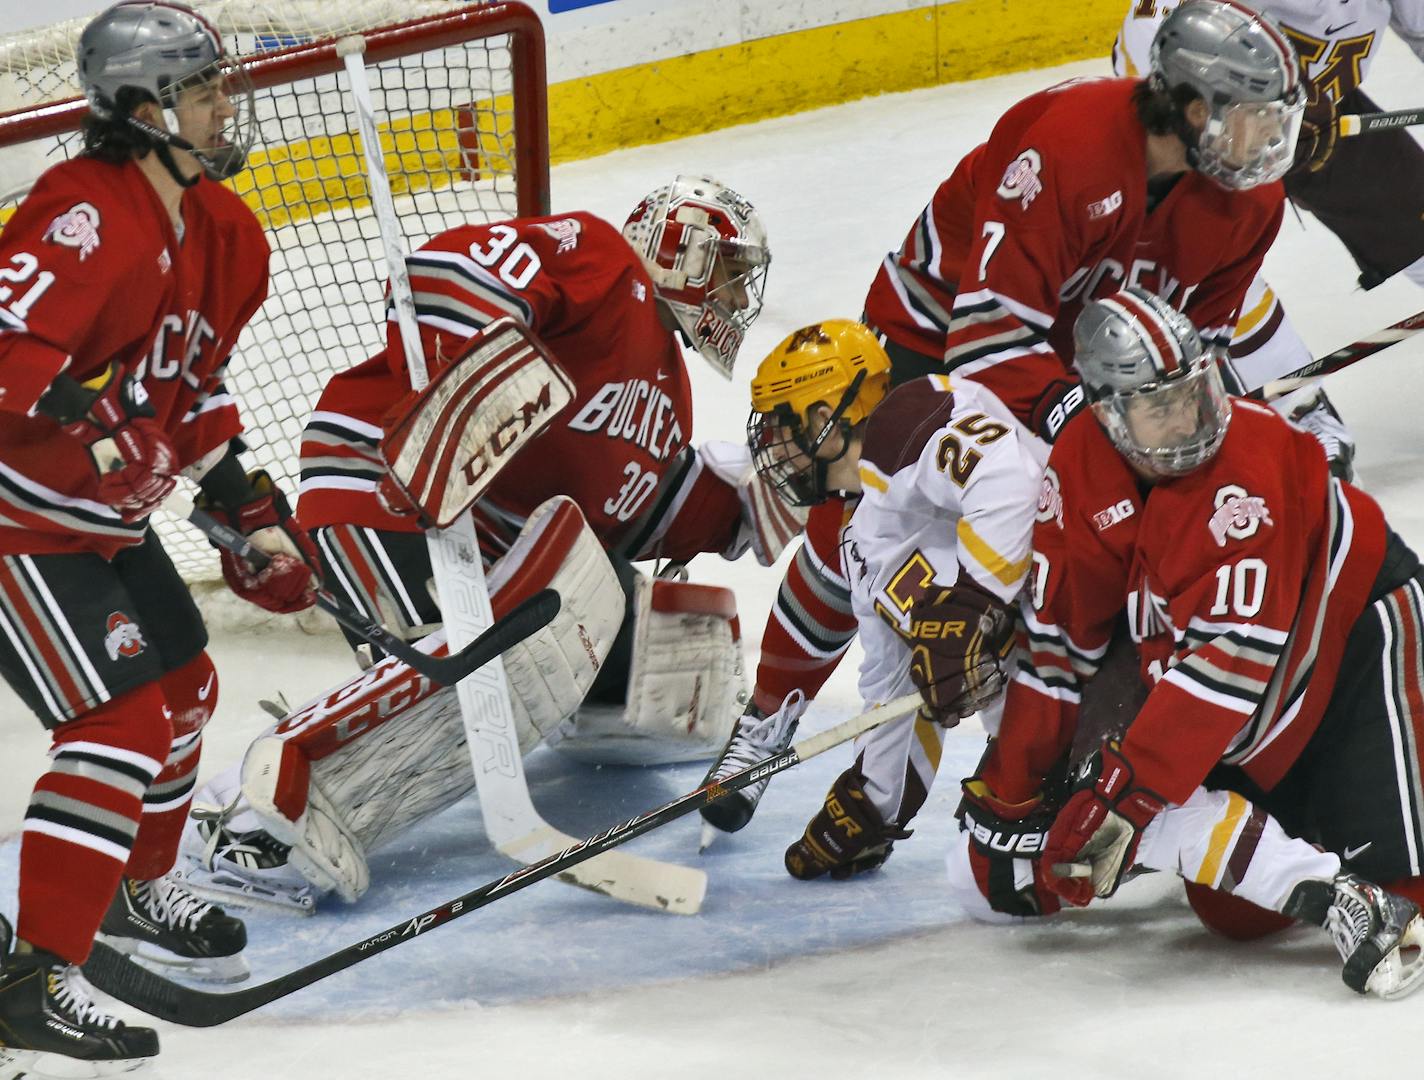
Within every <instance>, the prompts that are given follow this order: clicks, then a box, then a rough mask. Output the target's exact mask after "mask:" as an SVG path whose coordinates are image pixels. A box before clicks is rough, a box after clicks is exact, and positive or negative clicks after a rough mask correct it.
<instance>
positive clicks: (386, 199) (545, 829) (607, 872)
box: [336, 36, 707, 915]
mask: <svg viewBox="0 0 1424 1080" xmlns="http://www.w3.org/2000/svg"><path fill="white" fill-rule="evenodd" d="M365 47H366V43H365V40H364V39H363V38H361V37H360V36H354V37H348V38H343V39H341V40H340V41H338V42H337V44H336V51H337V54H338V55H339V56H341V57H342V59H343V62H344V63H345V66H346V74H347V78H348V79H349V81H350V84H351V96H352V100H353V102H354V104H355V109H356V120H357V126H358V129H359V130H360V133H361V143H362V148H363V150H364V153H365V158H366V174H367V179H368V182H369V185H368V186H369V188H370V194H371V205H372V207H373V209H374V210H375V212H376V222H377V225H378V226H379V230H380V234H381V243H382V246H383V247H384V249H385V258H386V267H387V270H388V272H389V276H390V283H391V304H392V307H393V308H394V310H395V315H396V324H397V326H398V327H399V329H400V339H401V346H402V348H403V349H404V351H405V360H406V367H407V370H408V371H409V372H410V380H411V386H412V388H414V389H415V390H417V391H418V390H422V389H424V388H425V386H426V385H427V383H428V381H429V379H428V377H427V372H426V367H425V356H424V353H423V352H422V350H421V345H420V331H419V328H418V327H417V325H416V314H415V298H414V296H413V295H412V293H411V287H410V276H409V273H408V272H407V270H406V262H405V250H404V248H405V245H404V242H403V240H402V237H401V234H400V226H399V223H398V222H397V220H396V209H395V202H394V200H393V199H392V198H391V188H390V182H389V180H388V178H387V176H386V164H385V158H384V156H383V154H382V151H381V142H380V136H379V134H378V132H377V130H376V118H375V112H374V109H373V108H372V105H371V91H370V87H369V85H368V84H367V81H366V68H365V55H364V54H365ZM426 539H427V543H428V545H429V548H430V565H431V568H432V570H433V571H434V575H435V588H436V592H437V593H438V594H439V597H440V614H441V619H442V621H443V622H444V624H445V631H446V634H447V636H448V639H449V642H450V647H451V648H452V649H455V648H458V647H462V646H463V645H465V644H466V643H467V642H470V641H473V640H475V639H477V638H478V636H479V635H480V634H481V633H483V632H484V630H485V628H486V627H488V626H489V624H490V618H491V615H490V601H489V590H488V588H487V587H486V586H485V575H484V567H483V564H482V563H481V561H480V548H479V542H478V538H477V537H476V535H475V525H474V519H473V517H472V516H471V515H470V514H463V515H461V516H460V517H459V518H458V519H457V520H456V521H455V523H454V524H453V525H452V526H451V527H450V528H448V529H442V530H431V531H429V532H427V533H426ZM456 692H457V694H458V695H459V700H460V713H461V716H462V717H463V719H464V723H465V734H466V742H467V744H468V746H469V751H470V764H471V767H472V768H473V769H474V773H475V784H476V787H477V789H478V791H479V806H480V814H481V815H482V817H483V819H484V826H485V834H486V835H487V836H488V837H489V839H490V843H492V844H493V845H494V846H495V848H496V849H497V850H498V851H499V852H500V853H501V854H503V855H506V856H507V857H509V858H511V859H514V860H516V861H517V862H522V863H532V862H537V861H538V860H540V859H543V858H546V857H547V856H549V855H551V854H553V853H555V852H558V851H559V850H561V849H563V848H565V847H567V846H568V845H570V844H572V843H573V842H574V838H573V837H572V836H569V835H567V834H566V833H562V832H559V831H558V830H556V829H555V828H553V827H552V826H551V825H550V824H549V823H548V822H547V821H545V820H544V819H543V817H542V816H540V814H539V811H538V810H537V809H535V807H534V803H533V800H532V799H531V798H530V797H529V784H528V781H527V780H525V778H524V760H523V755H521V754H520V752H519V737H518V733H517V731H516V730H515V726H514V713H513V710H512V709H511V707H510V704H509V691H508V688H507V685H506V682H505V675H504V667H503V665H502V664H498V663H493V664H488V665H486V666H485V667H483V668H481V669H480V670H479V671H478V672H477V673H475V674H474V675H473V676H472V677H471V678H468V679H465V680H464V681H462V682H460V683H458V684H457V686H456ZM563 880H564V881H567V882H569V883H570V884H574V885H580V886H582V887H584V888H586V889H592V890H594V891H596V892H601V893H604V894H605V895H607V896H610V897H613V898H614V899H616V900H621V901H623V902H625V903H630V904H636V905H638V906H640V907H648V908H653V909H654V910H658V911H670V912H674V913H676V914H680V915H691V914H695V913H696V912H697V911H698V909H699V908H700V907H701V906H702V897H703V895H704V894H705V893H706V891H707V875H706V874H705V873H703V872H702V871H701V870H694V869H692V868H690V867H686V866H678V865H677V864H675V863H664V862H658V861H655V860H652V859H643V858H639V857H638V856H635V855H626V854H623V853H622V852H619V853H617V854H616V855H613V856H611V857H609V858H607V859H604V860H601V861H600V862H599V863H598V864H596V865H592V866H588V867H580V868H579V869H578V870H576V871H573V872H571V873H569V874H567V875H565V876H564V877H563Z"/></svg>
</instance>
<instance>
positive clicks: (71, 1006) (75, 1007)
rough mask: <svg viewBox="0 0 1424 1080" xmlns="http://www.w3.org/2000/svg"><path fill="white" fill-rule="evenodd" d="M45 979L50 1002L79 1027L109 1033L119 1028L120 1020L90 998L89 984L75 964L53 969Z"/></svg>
mask: <svg viewBox="0 0 1424 1080" xmlns="http://www.w3.org/2000/svg"><path fill="white" fill-rule="evenodd" d="M45 979H46V989H47V990H48V991H49V997H50V1000H51V1001H53V1002H54V1003H55V1004H56V1005H58V1006H59V1007H60V1008H61V1009H63V1010H64V1011H65V1012H66V1013H68V1014H69V1016H70V1018H71V1019H73V1021H74V1022H75V1023H76V1024H77V1025H78V1026H80V1027H97V1028H105V1029H107V1030H109V1031H113V1030H115V1029H116V1028H117V1027H118V1026H119V1018H118V1017H117V1016H111V1015H109V1014H108V1013H106V1012H105V1011H104V1010H103V1009H102V1008H100V1007H99V1005H98V1004H97V1003H96V1002H95V1001H94V999H93V998H92V997H90V996H89V984H88V983H86V982H85V981H84V978H83V976H82V975H81V974H80V973H79V969H78V968H77V967H75V966H74V965H73V964H70V965H68V966H66V967H54V968H51V969H50V970H49V972H48V973H46V975H45Z"/></svg>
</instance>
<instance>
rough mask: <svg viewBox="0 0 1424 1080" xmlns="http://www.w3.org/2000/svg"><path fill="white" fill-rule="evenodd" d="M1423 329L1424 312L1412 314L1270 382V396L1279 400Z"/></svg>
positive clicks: (1268, 384)
mask: <svg viewBox="0 0 1424 1080" xmlns="http://www.w3.org/2000/svg"><path fill="white" fill-rule="evenodd" d="M1421 330H1424V311H1421V312H1418V313H1417V314H1414V315H1411V316H1409V318H1407V319H1400V320H1399V322H1397V323H1394V324H1393V325H1391V326H1386V327H1385V328H1384V329H1383V330H1376V331H1375V332H1374V333H1373V334H1370V335H1368V336H1367V337H1362V338H1360V340H1359V341H1352V342H1351V343H1350V344H1348V345H1346V346H1344V347H1343V348H1339V349H1336V350H1335V351H1334V352H1333V353H1330V354H1329V355H1327V356H1322V357H1321V358H1320V359H1318V360H1312V361H1311V362H1310V363H1308V364H1305V365H1302V366H1301V367H1298V368H1296V369H1295V370H1294V371H1288V372H1286V373H1285V374H1284V375H1281V376H1278V377H1277V378H1274V379H1272V380H1270V382H1269V383H1267V386H1268V387H1269V390H1270V392H1269V393H1268V395H1267V396H1268V397H1271V398H1274V397H1278V396H1280V395H1281V394H1283V393H1286V392H1288V391H1290V390H1292V389H1294V388H1295V386H1297V385H1299V384H1300V383H1302V382H1306V381H1308V380H1310V379H1313V378H1317V377H1319V376H1321V375H1330V374H1332V373H1334V372H1336V371H1342V370H1344V369H1345V368H1347V367H1349V366H1350V365H1351V364H1357V363H1359V362H1360V361H1361V360H1363V359H1364V358H1365V357H1367V356H1373V355H1374V354H1375V353H1377V352H1380V351H1381V350H1383V349H1387V348H1389V347H1390V346H1391V345H1396V344H1398V343H1399V342H1401V341H1404V340H1405V339H1406V338H1411V337H1413V336H1414V335H1415V334H1417V333H1419V331H1421ZM1283 384H1284V385H1283Z"/></svg>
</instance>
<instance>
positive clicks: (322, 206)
mask: <svg viewBox="0 0 1424 1080" xmlns="http://www.w3.org/2000/svg"><path fill="white" fill-rule="evenodd" d="M187 3H188V5H189V6H190V7H194V8H196V9H197V10H198V11H200V12H201V13H203V14H204V15H205V16H207V17H208V18H209V19H210V20H211V21H212V22H213V23H214V24H215V25H216V26H217V27H218V29H219V30H220V31H221V32H222V34H223V36H224V39H225V41H226V42H227V48H228V50H229V52H231V53H233V54H235V55H240V56H242V57H243V58H244V66H245V68H246V70H247V71H248V73H249V75H250V77H251V79H252V82H253V85H254V87H255V88H256V90H257V95H256V116H257V126H258V132H259V134H258V141H257V144H256V146H255V147H254V149H253V152H252V154H251V155H250V156H249V158H248V168H247V169H245V170H244V171H243V172H242V173H241V174H239V175H238V176H237V177H235V178H234V179H233V180H232V181H229V184H230V186H231V187H232V188H233V189H234V190H235V191H237V192H238V193H239V194H240V195H242V197H243V198H244V200H246V201H247V203H248V205H249V206H251V207H252V208H253V210H254V211H255V212H256V213H257V215H258V217H259V219H260V220H261V221H262V222H263V225H264V226H265V228H266V229H267V234H268V239H269V241H270V242H271V244H272V260H271V264H270V269H271V274H272V282H271V289H270V293H269V297H268V300H267V302H266V303H265V304H264V305H263V307H262V309H261V310H260V311H259V313H258V314H257V316H256V317H255V318H254V319H253V321H252V323H251V324H249V326H248V327H247V329H246V330H245V331H244V332H243V334H242V336H241V338H240V339H239V341H238V345H237V349H236V350H235V352H234V354H233V357H232V361H231V366H230V368H229V373H228V376H227V380H226V381H227V384H228V387H229V389H230V390H232V391H233V393H234V395H235V396H236V397H237V399H238V401H239V404H240V407H241V410H242V414H243V417H244V421H245V423H246V426H247V441H248V442H249V444H250V445H251V447H252V451H253V452H252V454H251V455H249V456H250V458H251V460H252V461H253V463H254V464H260V465H262V466H263V467H266V468H269V469H271V470H272V471H273V473H274V474H276V475H278V476H280V477H281V479H282V482H283V484H284V486H285V487H286V488H287V490H288V491H289V492H296V491H297V490H298V486H299V485H298V477H297V447H298V444H299V442H300V435H301V430H302V427H303V426H304V425H305V423H306V421H307V419H308V417H309V415H310V413H311V410H312V406H313V404H314V402H315V400H316V397H317V395H318V394H319V393H320V391H321V388H322V387H323V386H324V385H325V383H326V381H327V379H328V378H329V377H330V376H331V374H333V373H334V372H336V371H340V370H343V369H345V368H347V367H350V366H352V365H354V364H357V363H360V362H361V361H363V360H365V359H366V358H367V357H369V356H370V355H371V354H372V353H374V352H375V351H376V350H377V349H379V348H380V347H381V346H382V345H383V343H384V338H385V318H384V313H383V307H384V303H383V293H384V285H385V280H384V279H385V273H384V264H383V260H382V257H381V244H380V237H379V233H378V231H377V228H376V222H375V216H374V214H373V213H372V211H371V210H370V206H369V201H368V199H367V196H366V187H365V180H364V171H363V169H362V163H361V149H360V145H359V143H358V142H357V137H356V134H355V132H356V122H355V117H354V115H352V113H351V107H350V102H349V96H348V88H347V86H346V82H345V76H344V75H341V74H339V73H340V72H341V71H342V61H341V60H340V59H339V58H338V57H337V55H336V41H337V39H338V38H340V37H344V36H346V35H348V34H352V33H360V34H361V35H362V36H363V37H364V38H365V40H366V63H367V65H368V72H369V77H370V83H371V91H372V96H373V100H374V104H375V108H376V115H377V126H378V129H379V130H380V133H381V142H382V148H383V150H384V153H385V158H386V168H387V172H388V173H389V175H390V177H391V184H392V190H393V192H394V193H395V196H396V201H397V209H398V214H399V217H400V220H401V228H402V231H403V233H404V236H405V240H406V243H407V244H408V245H409V246H410V247H412V248H413V247H415V246H417V245H419V244H421V243H423V242H424V241H425V240H427V239H429V238H430V237H431V236H434V235H435V234H437V233H439V232H442V231H444V230H445V229H448V228H451V227H453V226H454V225H457V224H461V223H464V222H468V221H487V220H499V219H501V218H509V217H514V216H517V215H530V214H541V213H547V212H548V209H549V145H548V117H547V111H546V110H547V101H546V82H547V79H546V72H545V61H544V34H543V28H542V27H541V25H540V23H539V19H538V17H537V16H536V15H535V14H534V12H533V11H532V10H530V8H529V7H528V6H527V5H525V4H523V3H517V2H498V3H468V2H466V3H456V2H451V0H196V2H194V0H187ZM86 21H87V20H84V19H79V20H71V21H70V22H68V23H64V24H58V25H56V26H53V27H46V28H42V29H38V30H32V31H27V32H22V33H19V34H11V35H8V36H5V37H0V111H3V114H0V230H3V227H4V222H5V221H6V220H8V218H9V216H10V215H11V214H12V213H13V212H14V208H15V206H16V205H18V203H19V201H20V200H21V199H22V198H23V195H24V193H25V191H27V190H28V188H29V186H30V185H31V184H33V182H34V180H35V179H36V178H37V177H38V175H39V173H40V172H41V171H42V170H43V169H44V168H46V167H48V165H50V164H52V163H53V162H54V161H57V160H59V159H60V158H62V157H68V156H70V155H72V154H73V153H75V152H77V150H78V149H79V148H80V145H81V144H80V139H79V134H78V132H79V126H80V123H81V121H82V119H83V117H84V115H85V113H86V112H87V106H86V105H85V103H84V100H83V98H82V97H77V96H75V95H76V94H77V92H78V87H77V83H76V80H75V74H74V62H73V43H74V41H75V40H77V37H78V34H79V32H80V31H81V30H82V29H83V27H84V24H85V22H86ZM155 520H156V522H157V527H158V529H159V532H160V533H161V534H162V535H163V537H164V542H165V545H166V546H167V547H168V549H169V551H170V553H171V554H172V555H173V557H174V561H175V562H176V563H177V564H178V567H179V569H180V570H181V571H182V573H183V575H184V577H185V578H186V579H188V580H189V581H190V582H198V581H202V580H211V579H213V578H215V577H216V576H217V560H216V557H215V555H214V554H213V553H212V552H211V551H210V549H209V548H208V546H207V543H206V541H204V540H203V539H202V538H201V537H199V536H197V535H196V534H195V533H194V532H193V531H192V530H191V529H189V528H188V527H186V526H185V525H182V524H179V523H177V522H175V521H172V520H167V519H166V518H165V515H163V514H162V513H161V512H160V514H159V515H157V517H156V519H155Z"/></svg>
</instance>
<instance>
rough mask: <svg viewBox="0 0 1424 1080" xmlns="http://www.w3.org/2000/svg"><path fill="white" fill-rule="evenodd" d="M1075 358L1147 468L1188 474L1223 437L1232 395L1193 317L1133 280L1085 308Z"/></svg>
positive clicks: (1100, 407) (1107, 419) (1121, 445)
mask: <svg viewBox="0 0 1424 1080" xmlns="http://www.w3.org/2000/svg"><path fill="white" fill-rule="evenodd" d="M1073 345H1074V355H1073V364H1074V366H1075V367H1076V368H1077V369H1078V374H1079V376H1080V377H1081V378H1082V380H1083V389H1084V391H1085V392H1086V393H1087V396H1088V400H1089V401H1091V402H1092V403H1093V412H1094V414H1095V415H1096V416H1097V418H1098V422H1099V423H1100V424H1102V426H1103V429H1104V430H1105V431H1106V432H1107V434H1108V438H1110V439H1111V440H1112V442H1113V445H1114V446H1116V447H1117V449H1118V452H1119V453H1121V454H1122V455H1123V457H1125V458H1127V459H1128V461H1130V462H1132V463H1133V464H1134V465H1137V466H1139V467H1141V468H1144V469H1146V470H1147V471H1148V472H1151V473H1156V474H1159V475H1163V476H1179V475H1181V474H1183V473H1189V472H1191V471H1192V470H1193V469H1196V468H1198V467H1200V466H1201V465H1203V464H1205V463H1206V462H1208V461H1210V460H1211V458H1212V456H1213V455H1214V454H1215V453H1216V452H1217V450H1219V449H1220V448H1221V443H1222V440H1223V439H1225V438H1226V429H1227V427H1228V426H1229V425H1230V423H1231V399H1230V398H1229V397H1228V396H1227V393H1226V389H1225V387H1224V386H1223V385H1222V382H1221V372H1220V370H1219V369H1218V367H1217V364H1216V358H1215V356H1214V355H1213V354H1212V352H1211V351H1210V350H1209V349H1206V348H1205V347H1204V346H1203V345H1202V340H1201V336H1200V335H1199V334H1198V333H1197V331H1196V327H1194V326H1193V325H1192V323H1191V320H1190V319H1188V318H1187V317H1186V316H1185V315H1183V314H1182V313H1181V312H1180V311H1178V310H1177V309H1176V308H1174V307H1172V305H1171V304H1169V303H1167V301H1165V300H1163V299H1162V298H1161V297H1160V296H1157V295H1156V294H1155V293H1151V292H1148V291H1147V290H1146V289H1143V288H1140V287H1138V286H1132V287H1130V288H1127V289H1124V290H1122V291H1121V292H1119V293H1116V294H1114V295H1112V296H1109V297H1105V298H1104V299H1101V300H1094V301H1092V302H1091V303H1089V304H1087V305H1085V306H1084V308H1083V311H1082V313H1081V314H1080V315H1079V316H1078V321H1077V322H1076V323H1075V324H1074V326H1073Z"/></svg>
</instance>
